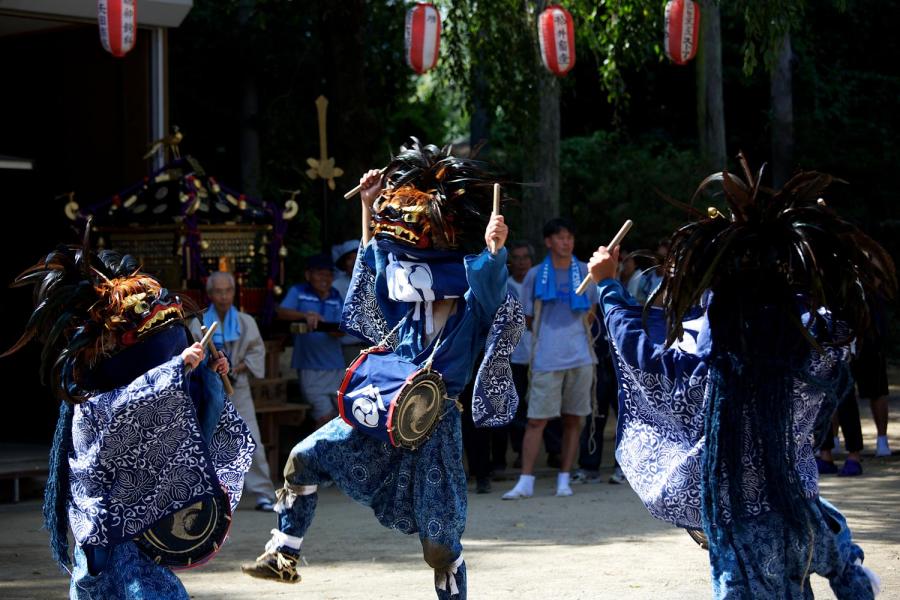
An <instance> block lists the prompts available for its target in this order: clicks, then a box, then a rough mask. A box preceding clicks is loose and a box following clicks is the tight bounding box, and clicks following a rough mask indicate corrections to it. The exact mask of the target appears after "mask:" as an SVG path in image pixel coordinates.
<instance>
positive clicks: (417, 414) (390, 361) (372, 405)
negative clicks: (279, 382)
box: [337, 321, 447, 450]
mask: <svg viewBox="0 0 900 600" xmlns="http://www.w3.org/2000/svg"><path fill="white" fill-rule="evenodd" d="M401 323H402V321H401ZM399 326H400V323H398V324H397V326H396V327H394V330H395V331H396V329H397V328H398V327H399ZM391 333H393V331H392V332H391ZM387 337H390V334H388V336H387ZM387 337H386V338H385V340H386V339H387ZM440 345H441V340H440V336H439V337H438V339H437V341H436V342H435V345H434V350H433V351H432V352H431V356H429V357H428V359H427V360H426V361H425V362H424V363H423V364H422V365H421V366H420V365H417V364H415V363H414V362H411V361H409V360H406V359H404V358H401V357H399V356H397V355H396V354H394V353H393V352H392V351H391V350H390V348H388V347H387V345H386V343H385V341H382V343H380V344H379V345H377V346H373V347H371V348H367V349H365V350H363V351H362V352H360V353H359V356H357V357H356V359H355V360H354V361H353V362H352V363H350V367H348V368H347V372H346V373H345V374H344V380H343V381H342V382H341V387H340V389H339V390H338V395H337V399H338V410H339V411H340V414H341V418H342V419H343V420H344V421H345V422H346V423H347V424H348V425H350V426H351V427H353V428H355V429H359V430H360V431H362V432H363V433H366V434H367V435H370V436H372V437H374V438H376V439H379V440H381V441H383V442H388V443H390V444H391V445H393V446H395V447H400V448H407V449H409V450H415V449H416V448H418V447H419V446H421V445H422V444H423V443H425V440H427V439H428V437H429V436H430V435H431V433H432V432H433V431H434V428H435V427H437V424H438V421H439V420H440V418H441V415H442V409H443V406H444V400H445V399H446V398H447V387H446V385H445V384H444V379H443V377H441V374H440V373H438V372H437V371H435V370H434V369H432V368H431V364H432V362H433V360H434V355H435V354H436V352H437V349H438V348H439V347H440Z"/></svg>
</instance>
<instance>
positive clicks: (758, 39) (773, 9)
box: [722, 0, 847, 75]
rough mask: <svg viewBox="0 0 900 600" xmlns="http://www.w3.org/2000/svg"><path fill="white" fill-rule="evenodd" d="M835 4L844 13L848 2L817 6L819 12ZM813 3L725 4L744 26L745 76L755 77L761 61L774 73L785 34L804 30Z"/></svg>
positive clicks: (755, 0)
mask: <svg viewBox="0 0 900 600" xmlns="http://www.w3.org/2000/svg"><path fill="white" fill-rule="evenodd" d="M829 3H830V4H832V5H834V6H836V7H837V8H839V9H841V10H844V9H845V8H846V7H847V0H830V2H817V3H816V4H815V6H816V8H819V7H821V6H824V5H827V4H829ZM810 6H812V3H811V2H810V1H809V0H734V1H733V2H730V3H722V7H723V13H725V11H726V10H728V11H729V12H733V13H735V14H736V15H737V16H738V17H739V18H740V19H741V20H742V21H743V23H744V27H745V37H744V44H743V50H744V73H745V74H748V75H749V74H750V73H753V72H754V71H755V70H756V69H757V67H758V66H759V62H760V59H761V60H762V62H763V65H764V67H765V69H766V71H771V70H772V68H773V67H774V65H775V61H776V60H777V59H778V52H779V48H780V47H781V41H782V40H783V39H784V36H785V34H787V33H790V32H792V31H794V30H797V29H799V28H801V27H802V26H803V24H804V22H805V20H806V17H807V9H808V8H809V7H810Z"/></svg>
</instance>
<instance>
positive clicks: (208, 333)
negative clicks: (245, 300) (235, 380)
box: [200, 321, 234, 396]
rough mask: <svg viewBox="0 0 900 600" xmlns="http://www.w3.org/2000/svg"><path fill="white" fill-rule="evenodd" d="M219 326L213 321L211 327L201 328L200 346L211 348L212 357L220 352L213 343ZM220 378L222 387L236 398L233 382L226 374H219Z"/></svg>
mask: <svg viewBox="0 0 900 600" xmlns="http://www.w3.org/2000/svg"><path fill="white" fill-rule="evenodd" d="M218 326H219V322H218V321H213V323H212V325H210V326H209V328H207V327H206V326H205V325H203V326H201V327H200V331H202V332H203V339H202V340H201V341H200V345H201V346H202V347H203V348H209V352H210V356H211V357H215V356H218V355H219V351H218V349H216V345H215V344H214V343H213V341H212V335H213V332H214V331H215V330H216V327H218ZM219 377H220V378H221V379H222V385H223V386H224V387H225V393H226V394H228V395H229V396H234V388H233V387H231V380H230V379H228V375H226V374H225V373H219Z"/></svg>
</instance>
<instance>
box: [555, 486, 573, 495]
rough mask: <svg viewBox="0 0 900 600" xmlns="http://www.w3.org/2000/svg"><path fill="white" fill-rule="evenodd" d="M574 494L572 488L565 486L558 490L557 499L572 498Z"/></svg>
mask: <svg viewBox="0 0 900 600" xmlns="http://www.w3.org/2000/svg"><path fill="white" fill-rule="evenodd" d="M573 493H574V492H572V488H571V487H569V486H567V485H566V486H563V487H558V488H556V497H557V498H564V497H566V496H571V495H572V494H573Z"/></svg>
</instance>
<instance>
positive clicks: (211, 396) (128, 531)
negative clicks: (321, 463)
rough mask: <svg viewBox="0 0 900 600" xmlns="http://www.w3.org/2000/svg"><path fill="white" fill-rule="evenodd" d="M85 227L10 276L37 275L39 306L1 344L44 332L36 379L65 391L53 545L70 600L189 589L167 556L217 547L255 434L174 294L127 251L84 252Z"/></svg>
mask: <svg viewBox="0 0 900 600" xmlns="http://www.w3.org/2000/svg"><path fill="white" fill-rule="evenodd" d="M89 231H90V225H89V224H88V227H87V230H86V231H85V236H84V240H85V241H84V245H83V246H82V247H80V248H79V247H77V246H60V247H58V248H57V249H56V250H54V251H53V252H51V253H50V254H48V255H47V257H46V258H44V259H43V260H41V261H40V262H39V263H37V264H36V265H35V266H33V267H31V268H30V269H28V270H27V271H25V272H24V273H23V274H22V275H20V276H19V277H18V278H17V279H16V281H15V283H14V285H15V286H23V285H28V284H33V285H34V286H35V287H34V299H35V309H34V312H33V313H32V315H31V319H30V320H29V322H28V325H27V327H26V330H25V333H24V334H23V335H22V337H21V339H20V340H19V341H18V343H17V344H16V345H15V346H14V347H13V348H11V349H10V351H9V352H7V354H9V353H11V352H14V351H16V350H18V349H19V348H21V347H22V346H24V345H25V344H26V343H27V342H28V341H29V340H31V339H36V340H38V341H40V342H41V343H42V344H43V346H44V350H43V353H42V358H41V360H42V364H41V377H42V379H43V381H44V382H45V383H49V385H50V387H51V389H52V391H53V392H54V393H55V395H56V396H57V397H58V398H59V399H60V400H61V406H60V413H59V421H58V423H57V426H56V433H55V436H54V441H53V449H52V451H51V455H50V469H49V472H50V474H49V478H48V481H47V488H46V492H45V498H44V523H45V526H46V528H47V530H48V531H49V532H50V538H51V552H52V554H53V557H54V559H55V560H56V561H58V562H59V563H60V565H61V566H62V567H63V568H65V569H66V570H68V571H70V572H71V574H72V582H71V586H70V597H71V598H73V599H77V600H99V599H126V600H153V599H156V598H159V599H163V598H165V599H167V600H168V599H179V598H180V599H184V600H187V598H188V594H187V592H186V591H185V589H184V587H183V586H182V584H181V582H180V581H179V579H178V578H177V577H176V576H175V574H174V573H173V572H172V570H171V569H170V568H169V567H173V568H177V567H189V566H194V565H196V564H198V563H202V562H203V561H205V560H207V559H209V558H210V557H211V556H212V554H214V553H215V552H216V551H217V550H218V547H219V546H221V544H222V543H223V541H224V539H225V536H226V534H227V532H228V527H229V524H230V521H231V512H232V510H233V509H234V508H235V507H236V506H237V503H238V501H239V500H240V494H241V488H242V485H243V479H244V473H245V472H246V471H247V469H248V468H249V466H250V462H251V457H252V451H253V447H254V443H253V441H252V439H251V437H250V433H249V430H248V429H247V427H246V425H245V424H244V422H243V421H242V420H241V418H240V417H239V416H238V414H237V412H236V411H235V410H234V407H233V406H232V404H231V401H230V400H229V399H228V398H227V397H226V395H225V393H224V391H223V388H222V383H221V380H220V375H219V374H225V373H227V371H228V361H227V360H226V359H225V357H224V356H222V355H221V353H219V356H218V357H216V359H215V360H213V359H212V358H210V359H207V360H206V361H205V362H204V358H205V357H204V353H203V349H202V347H201V346H200V344H199V343H195V344H193V345H190V344H189V342H188V339H190V338H189V334H188V330H187V328H186V327H185V325H184V317H185V308H184V306H183V305H182V302H181V300H180V299H179V298H178V297H177V296H174V295H171V294H169V293H168V292H167V291H166V289H165V288H163V287H162V286H161V285H160V283H159V282H158V281H157V280H156V279H154V278H153V277H152V276H150V275H147V274H145V273H142V272H140V267H139V265H138V264H137V262H136V261H135V260H134V259H133V258H132V257H131V256H128V255H124V256H123V255H121V254H119V253H118V252H115V251H111V250H103V251H100V252H98V253H94V252H92V251H91V250H90V249H89V247H88V240H89ZM67 525H68V526H69V527H71V530H72V534H73V537H74V539H75V544H76V546H75V549H74V568H73V566H72V560H71V559H70V557H69V548H68V540H67Z"/></svg>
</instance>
